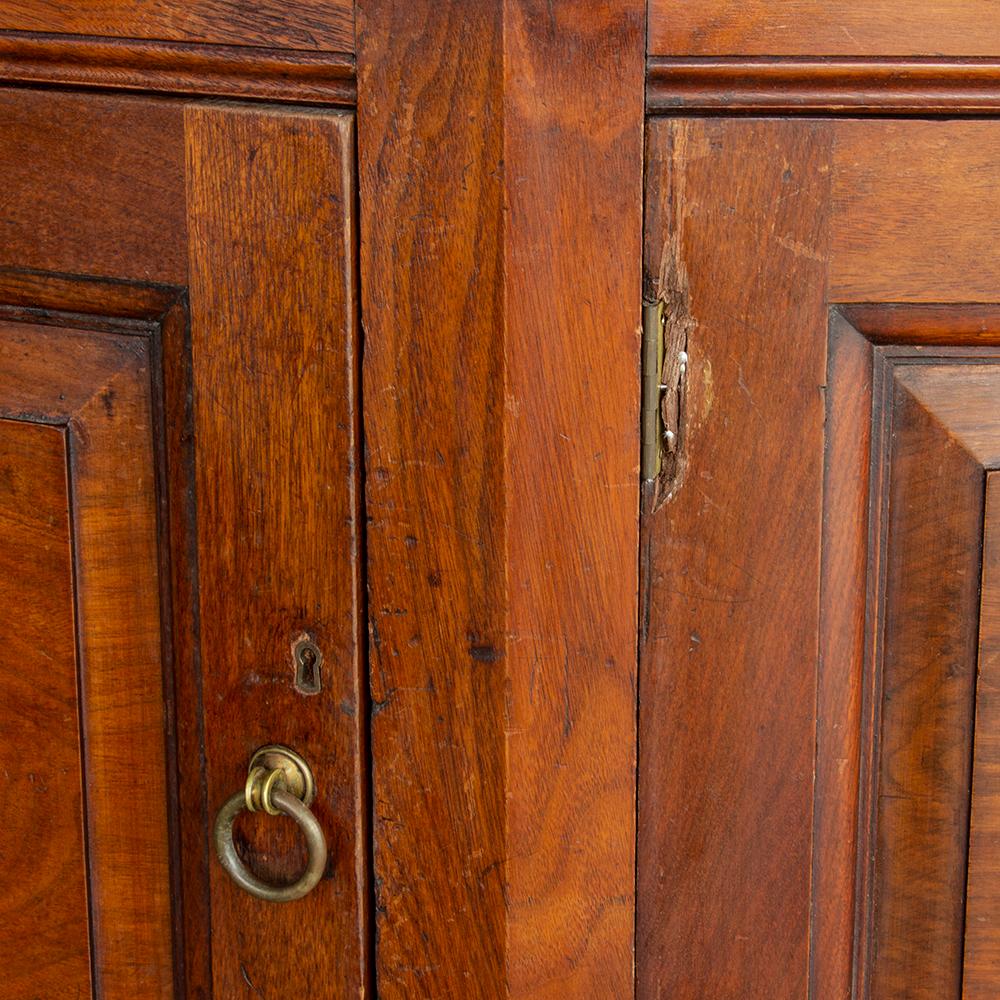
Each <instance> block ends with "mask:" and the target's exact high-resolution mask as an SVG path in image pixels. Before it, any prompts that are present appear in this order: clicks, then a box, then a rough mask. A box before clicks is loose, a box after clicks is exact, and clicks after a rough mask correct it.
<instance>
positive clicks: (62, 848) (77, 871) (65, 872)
mask: <svg viewBox="0 0 1000 1000" xmlns="http://www.w3.org/2000/svg"><path fill="white" fill-rule="evenodd" d="M66 460H67V456H66V438H65V432H64V430H63V429H62V428H58V427H47V426H44V425H39V424H31V423H28V422H22V421H10V420H0V538H2V539H3V541H2V543H0V703H2V704H3V705H4V706H5V712H4V721H3V725H2V727H0V756H2V758H3V760H4V761H5V765H4V769H3V772H2V781H0V815H2V816H3V817H4V836H3V839H2V841H0V921H2V922H3V927H4V939H5V942H6V944H5V947H6V948H8V949H9V950H10V954H12V955H14V954H16V955H17V956H18V961H17V962H14V963H11V967H10V968H9V969H8V970H7V973H6V975H5V976H4V978H3V981H2V983H0V997H3V998H5V1000H16V998H18V997H26V996H46V997H51V996H84V995H88V994H90V993H91V990H92V987H91V977H90V947H89V937H90V935H89V927H88V924H89V916H88V913H87V866H86V851H85V843H84V839H83V838H84V835H83V800H82V795H81V774H80V732H79V705H78V703H77V687H76V650H75V642H74V627H73V626H74V622H73V579H72V573H73V564H72V553H71V551H70V524H69V497H68V494H67V483H66V464H67V462H66ZM15 706H16V711H11V709H12V708H14V707H15Z"/></svg>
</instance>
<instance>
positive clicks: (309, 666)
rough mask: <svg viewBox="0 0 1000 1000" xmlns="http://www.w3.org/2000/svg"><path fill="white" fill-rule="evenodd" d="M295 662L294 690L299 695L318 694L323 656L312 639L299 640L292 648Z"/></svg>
mask: <svg viewBox="0 0 1000 1000" xmlns="http://www.w3.org/2000/svg"><path fill="white" fill-rule="evenodd" d="M292 656H293V658H294V660H295V688H296V690H297V691H299V692H300V693H301V694H319V692H320V687H321V686H322V681H321V678H320V667H321V665H322V663H323V654H322V653H321V652H320V651H319V646H317V645H316V643H314V642H313V641H312V639H308V638H302V639H299V640H298V641H297V642H296V643H295V645H294V646H293V647H292Z"/></svg>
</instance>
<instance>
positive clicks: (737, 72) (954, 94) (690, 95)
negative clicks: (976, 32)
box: [646, 55, 1000, 117]
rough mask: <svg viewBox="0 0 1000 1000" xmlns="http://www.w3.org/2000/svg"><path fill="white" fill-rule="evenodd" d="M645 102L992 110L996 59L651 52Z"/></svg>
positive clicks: (685, 108) (998, 99)
mask: <svg viewBox="0 0 1000 1000" xmlns="http://www.w3.org/2000/svg"><path fill="white" fill-rule="evenodd" d="M646 106H647V108H648V109H649V110H650V111H652V112H681V113H691V112H698V113H703V112H715V113H719V114H732V113H737V114H747V113H754V114H769V113H775V112H777V113H783V114H824V115H826V114H850V115H858V114H876V115H888V114H892V115H918V116H923V117H926V116H927V115H930V114H950V115H982V114H991V113H993V114H995V113H996V111H997V110H998V109H1000V61H998V60H997V59H995V58H994V59H941V58H923V59H914V58H909V59H905V58H899V57H897V58H868V59H859V58H857V57H851V58H847V57H844V56H839V57H836V58H833V57H822V58H810V57H807V56H799V57H791V56H784V57H781V58H775V57H773V56H771V57H767V56H756V57H747V56H725V55H723V56H715V55H701V56H653V57H651V58H650V59H649V61H648V63H647V89H646Z"/></svg>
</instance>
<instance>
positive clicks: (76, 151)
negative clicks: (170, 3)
mask: <svg viewBox="0 0 1000 1000" xmlns="http://www.w3.org/2000/svg"><path fill="white" fill-rule="evenodd" d="M183 149H184V132H183V116H182V111H181V108H180V106H179V105H178V104H175V103H166V102H158V101H151V100H148V99H138V98H130V97H108V96H105V95H96V94H92V95H89V96H86V95H81V94H59V93H40V92H38V91H26V90H0V170H2V172H3V176H4V191H5V193H4V196H3V199H2V200H0V225H2V227H3V240H2V241H0V265H5V266H8V267H18V268H34V269H38V270H46V271H57V272H63V273H67V274H74V273H75V274H88V275H104V276H108V277H115V278H131V279H135V280H140V281H160V282H166V283H171V284H176V285H184V284H186V283H187V252H186V236H187V232H186V223H185V206H184V158H183Z"/></svg>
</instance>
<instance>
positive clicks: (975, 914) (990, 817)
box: [962, 472, 1000, 1000]
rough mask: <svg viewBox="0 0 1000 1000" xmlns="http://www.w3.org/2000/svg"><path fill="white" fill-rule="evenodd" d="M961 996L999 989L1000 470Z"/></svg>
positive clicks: (991, 493) (988, 552)
mask: <svg viewBox="0 0 1000 1000" xmlns="http://www.w3.org/2000/svg"><path fill="white" fill-rule="evenodd" d="M975 745H976V752H975V759H974V761H973V772H972V819H971V829H970V835H969V875H968V896H967V900H966V911H965V973H964V978H963V983H962V997H963V1000H994V998H995V997H996V996H997V993H998V991H1000V935H998V934H997V928H998V926H1000V473H996V472H991V473H988V474H987V476H986V515H985V519H984V525H983V578H982V602H981V610H980V618H979V681H978V686H977V690H976V744H975Z"/></svg>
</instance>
